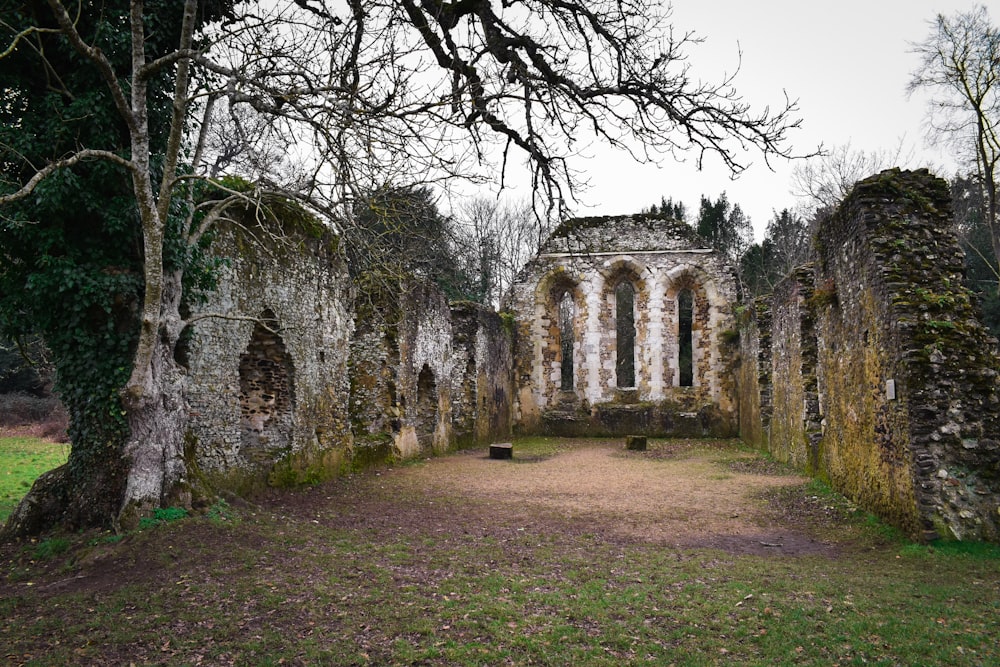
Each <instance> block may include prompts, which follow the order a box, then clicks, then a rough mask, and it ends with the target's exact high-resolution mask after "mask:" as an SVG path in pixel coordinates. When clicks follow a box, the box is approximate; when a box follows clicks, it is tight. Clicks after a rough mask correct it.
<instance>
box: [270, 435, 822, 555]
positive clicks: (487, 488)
mask: <svg viewBox="0 0 1000 667" xmlns="http://www.w3.org/2000/svg"><path fill="white" fill-rule="evenodd" d="M805 481H806V478H804V477H800V476H798V475H794V474H792V473H791V472H790V471H788V470H787V469H784V468H783V467H782V466H779V465H775V464H773V463H769V462H767V461H764V460H761V459H760V458H758V457H757V455H756V454H753V453H750V452H745V451H741V450H738V449H735V448H734V446H733V443H732V442H725V441H653V442H651V443H650V450H649V451H647V452H627V451H625V450H624V447H623V444H622V442H621V441H620V440H574V441H569V440H567V441H561V444H560V446H559V449H558V451H556V452H555V453H553V454H550V455H545V456H533V455H532V454H530V453H529V454H522V453H518V450H517V448H515V459H514V460H513V461H496V460H491V459H489V458H488V457H487V456H486V455H485V453H484V452H483V450H475V451H471V452H465V453H460V454H457V455H454V456H449V457H444V458H436V459H428V460H426V461H424V462H421V463H419V464H417V465H407V466H403V467H400V468H396V469H392V470H387V471H382V472H380V473H379V474H378V476H377V477H376V478H371V477H369V478H367V484H371V485H373V486H372V488H370V489H368V490H362V489H361V488H357V489H354V490H353V492H352V493H350V494H349V495H348V497H344V496H341V497H336V498H335V497H332V496H328V498H329V500H331V501H332V503H331V512H332V514H331V513H326V514H325V516H321V515H323V514H324V513H321V512H317V519H318V520H321V521H324V522H329V521H333V522H343V521H346V522H348V523H353V522H354V521H359V520H361V521H364V520H365V519H364V518H362V517H359V515H360V514H364V515H365V516H367V517H368V519H367V520H368V521H370V522H376V523H380V522H386V523H388V524H398V525H392V526H389V528H390V529H394V530H405V529H406V528H407V527H410V528H414V527H416V525H419V524H426V523H440V524H441V525H442V526H445V525H453V524H455V523H456V522H460V523H462V524H463V525H465V527H466V530H467V531H471V532H475V533H482V532H483V531H487V532H490V531H497V530H504V529H513V530H517V529H521V530H525V529H528V528H529V527H531V528H536V527H542V526H548V528H549V529H550V530H551V531H567V530H569V531H571V532H583V533H592V534H600V535H601V536H602V537H605V538H610V539H617V540H625V541H629V540H638V541H651V542H656V543H660V544H663V545H664V546H677V547H706V548H717V549H722V550H724V551H728V552H731V553H753V554H785V555H797V554H807V553H830V554H832V553H834V552H835V550H836V549H835V547H834V546H833V545H831V544H828V543H826V542H824V541H822V540H820V539H819V538H817V537H816V536H815V535H814V534H811V533H810V532H809V531H807V530H806V529H805V526H803V525H798V522H796V516H795V514H796V512H797V511H799V510H802V509H804V510H806V511H811V510H815V509H817V508H808V507H807V508H797V509H793V510H792V511H791V512H788V511H776V509H778V508H776V507H775V506H774V503H773V502H768V501H767V500H766V499H765V495H767V492H768V491H771V490H774V489H778V488H782V487H789V486H799V485H801V484H803V483H804V482H805ZM356 483H358V484H361V485H366V480H365V479H364V478H362V479H358V480H357V482H356ZM373 491H376V492H373ZM377 491H389V493H388V495H387V497H382V494H380V493H378V492H377ZM402 497H406V498H410V499H411V501H410V502H409V503H401V502H399V501H400V498H402ZM283 500H284V501H285V502H289V503H291V504H293V505H295V506H298V507H299V508H300V509H307V508H309V507H313V508H314V507H315V503H316V499H314V498H313V499H311V498H309V497H298V498H293V497H289V496H284V498H283ZM786 509H787V508H786ZM820 509H821V508H820Z"/></svg>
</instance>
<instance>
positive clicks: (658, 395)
mask: <svg viewBox="0 0 1000 667" xmlns="http://www.w3.org/2000/svg"><path fill="white" fill-rule="evenodd" d="M623 282H627V283H628V284H629V285H630V286H631V289H632V291H633V292H634V335H635V343H634V350H633V351H631V354H632V355H634V357H633V359H632V360H631V362H632V364H631V365H632V366H633V368H634V371H635V377H634V382H632V383H630V384H631V386H623V384H622V382H621V381H620V379H619V378H618V377H617V373H618V366H617V362H618V359H617V354H618V341H617V322H616V317H617V315H616V296H615V289H616V287H618V286H619V285H620V284H621V283H623ZM685 291H686V292H688V293H689V294H691V295H693V314H692V322H691V333H690V337H691V348H692V360H691V362H690V363H691V366H692V367H693V368H692V369H691V370H692V380H691V382H690V386H682V378H681V366H682V363H681V340H682V337H681V331H680V317H679V312H678V303H679V298H680V295H681V294H682V293H683V292H685ZM566 295H568V298H570V299H571V300H572V305H573V314H572V329H571V332H570V331H567V334H569V333H571V335H572V339H573V340H572V345H571V346H567V347H566V348H565V349H564V345H563V343H564V341H563V336H564V334H563V332H562V331H561V330H560V321H559V317H560V316H559V307H560V302H561V301H562V299H563V298H564V296H566ZM734 299H735V289H734V285H733V279H732V272H731V270H730V268H729V267H728V266H727V265H726V264H725V262H724V261H723V260H722V258H721V257H720V256H718V254H717V253H715V252H714V251H713V250H711V249H710V248H706V247H704V246H703V242H702V241H701V239H700V238H699V237H698V236H697V235H696V234H695V233H694V231H693V230H692V229H691V228H690V227H688V226H687V225H685V224H683V223H680V222H676V221H671V220H664V219H661V218H657V217H652V216H650V217H647V216H626V217H618V218H584V219H577V220H571V221H569V222H567V223H564V224H563V225H561V226H560V227H559V228H558V229H557V230H556V231H555V232H554V233H553V235H552V236H551V237H550V239H549V240H548V242H547V243H546V245H545V246H544V247H543V248H542V251H541V252H540V253H539V255H538V256H537V257H536V258H535V259H534V260H533V261H532V262H530V263H529V264H528V265H527V267H525V269H524V270H523V271H522V272H521V274H520V275H519V277H518V279H517V281H516V282H515V284H514V285H513V287H512V289H511V293H510V295H509V296H508V298H507V300H506V301H505V307H506V308H507V309H509V310H510V312H511V313H512V314H513V317H514V318H515V320H516V322H517V336H516V351H515V361H514V364H515V369H514V379H515V384H516V387H517V394H516V396H515V408H514V409H515V414H514V421H515V424H516V425H517V427H518V429H519V430H521V431H523V432H553V433H563V434H590V435H599V434H614V433H624V432H643V433H648V434H650V435H660V434H664V435H666V434H677V435H681V434H684V435H690V434H698V435H703V434H705V435H707V434H712V435H726V434H732V433H734V432H735V418H736V411H735V403H734V396H733V387H732V382H731V380H730V379H729V375H730V370H731V369H730V368H729V362H730V359H729V357H728V355H727V354H726V353H725V352H724V347H725V341H726V339H727V335H732V334H733V331H732V329H733V326H734V325H733V321H732V313H731V310H730V309H731V306H732V303H733V301H734ZM570 350H571V354H572V359H571V360H569V359H566V358H564V357H566V356H567V355H569V354H570ZM565 363H571V364H572V387H564V383H565V380H564V378H565V377H566V376H565V374H564V369H563V364H565ZM626 384H629V383H626Z"/></svg>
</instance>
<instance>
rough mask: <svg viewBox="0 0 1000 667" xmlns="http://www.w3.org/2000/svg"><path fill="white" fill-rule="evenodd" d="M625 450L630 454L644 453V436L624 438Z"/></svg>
mask: <svg viewBox="0 0 1000 667" xmlns="http://www.w3.org/2000/svg"><path fill="white" fill-rule="evenodd" d="M625 449H627V450H629V451H631V452H644V451H646V436H644V435H629V436H625Z"/></svg>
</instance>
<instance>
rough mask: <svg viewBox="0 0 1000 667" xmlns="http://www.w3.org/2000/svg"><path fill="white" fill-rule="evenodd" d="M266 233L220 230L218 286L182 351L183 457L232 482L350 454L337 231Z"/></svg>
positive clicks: (314, 472)
mask: <svg viewBox="0 0 1000 667" xmlns="http://www.w3.org/2000/svg"><path fill="white" fill-rule="evenodd" d="M274 231H275V230H270V231H267V230H264V229H262V228H260V227H254V226H253V225H251V226H250V227H249V228H244V227H237V226H231V225H226V226H220V228H219V230H218V232H217V234H216V238H215V241H214V245H213V252H214V253H215V255H216V256H217V257H219V258H221V259H222V260H223V264H222V265H221V266H220V267H219V269H218V275H217V287H216V289H214V290H213V291H212V292H210V293H208V294H207V295H206V300H205V302H204V303H200V304H197V305H196V306H195V307H194V312H193V313H192V315H193V316H194V317H195V319H196V321H195V323H194V324H192V325H191V327H190V328H189V330H188V333H187V336H188V338H187V341H186V344H185V345H184V346H183V347H182V350H181V357H182V359H181V361H182V362H183V363H184V365H185V366H186V368H187V370H188V372H187V376H186V379H185V396H186V399H187V402H188V406H189V420H188V432H187V435H186V440H187V443H188V457H189V459H190V460H193V462H194V463H195V464H196V465H197V467H198V469H200V471H201V472H202V473H204V474H205V475H207V476H208V477H211V478H213V479H214V481H215V483H218V484H221V485H223V486H230V487H235V488H237V489H240V488H242V487H243V486H245V485H247V484H250V485H257V484H260V483H263V482H265V481H267V480H269V479H270V481H272V482H273V481H276V478H281V479H280V481H291V482H294V481H304V480H307V479H308V480H315V479H318V478H322V477H326V476H330V475H332V474H335V473H336V472H337V471H338V470H339V468H340V466H341V465H342V462H343V461H344V460H345V459H346V458H347V457H348V456H349V449H350V440H351V438H350V428H349V423H348V413H347V393H348V392H347V382H346V377H347V373H346V371H347V358H348V352H349V345H348V344H349V340H350V335H351V329H352V313H351V303H350V294H351V289H350V282H349V279H348V276H347V271H346V268H345V265H344V263H343V260H342V258H341V256H340V254H339V252H338V251H337V247H336V238H335V237H334V236H332V235H331V234H330V233H329V232H324V231H322V229H321V228H319V227H303V228H296V227H294V226H292V225H289V229H284V230H281V233H280V234H278V235H274V234H273V232H274ZM260 238H268V243H267V246H266V247H263V246H262V245H261V244H260V243H259V242H258V239H260ZM199 318H200V319H199Z"/></svg>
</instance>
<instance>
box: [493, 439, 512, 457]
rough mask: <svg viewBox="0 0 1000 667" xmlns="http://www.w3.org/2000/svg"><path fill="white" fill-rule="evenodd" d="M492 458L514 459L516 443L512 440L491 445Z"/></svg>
mask: <svg viewBox="0 0 1000 667" xmlns="http://www.w3.org/2000/svg"><path fill="white" fill-rule="evenodd" d="M490 458H491V459H512V458H514V445H513V443H510V442H495V443H493V444H492V445H490Z"/></svg>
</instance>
